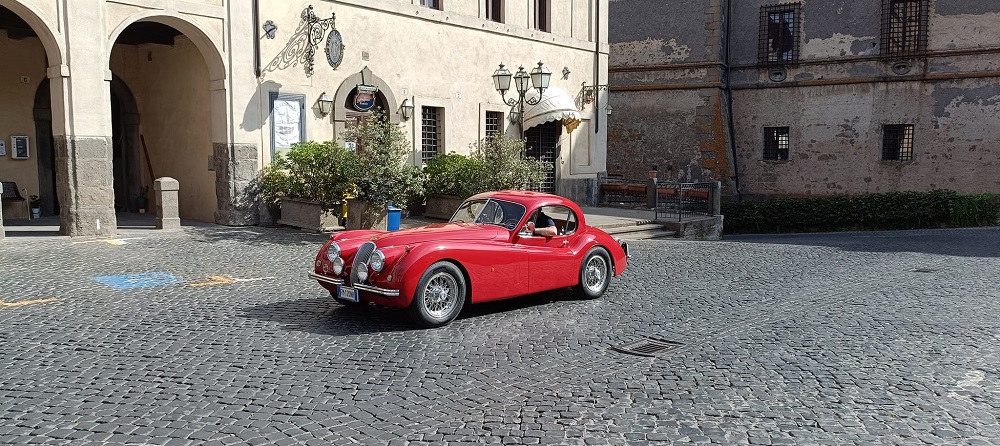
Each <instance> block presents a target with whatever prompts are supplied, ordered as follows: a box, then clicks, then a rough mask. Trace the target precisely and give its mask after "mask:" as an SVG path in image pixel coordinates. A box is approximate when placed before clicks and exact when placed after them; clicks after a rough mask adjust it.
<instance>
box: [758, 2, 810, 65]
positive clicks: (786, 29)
mask: <svg viewBox="0 0 1000 446" xmlns="http://www.w3.org/2000/svg"><path fill="white" fill-rule="evenodd" d="M801 10H802V4H801V3H783V4H779V5H770V6H761V8H760V31H759V33H760V37H759V39H760V40H759V42H758V51H757V57H758V61H759V62H760V63H761V64H762V65H783V64H789V63H792V62H795V61H797V60H799V40H800V37H801V36H799V32H800V31H799V21H800V20H799V16H800V12H801Z"/></svg>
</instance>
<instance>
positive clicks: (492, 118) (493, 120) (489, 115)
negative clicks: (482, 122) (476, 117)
mask: <svg viewBox="0 0 1000 446" xmlns="http://www.w3.org/2000/svg"><path fill="white" fill-rule="evenodd" d="M502 122H503V113H502V112H491V111H488V112H486V136H494V135H499V134H500V130H501V129H500V125H501V124H500V123H502Z"/></svg>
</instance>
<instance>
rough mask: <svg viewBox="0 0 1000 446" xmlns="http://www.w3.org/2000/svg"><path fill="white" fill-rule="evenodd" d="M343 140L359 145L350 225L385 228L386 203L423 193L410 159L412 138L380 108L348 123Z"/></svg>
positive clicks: (398, 203)
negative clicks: (361, 118) (365, 117)
mask: <svg viewBox="0 0 1000 446" xmlns="http://www.w3.org/2000/svg"><path fill="white" fill-rule="evenodd" d="M344 140H345V141H353V142H355V143H356V146H357V151H356V152H355V153H354V154H353V155H354V157H355V159H356V160H357V162H356V167H357V170H356V172H355V175H354V177H353V179H352V186H351V192H350V194H351V197H350V198H349V199H348V201H347V228H348V229H386V215H387V206H389V205H395V206H401V207H402V206H406V204H407V203H409V201H410V200H409V199H410V198H411V197H414V196H422V195H423V177H422V175H421V172H420V168H419V167H417V166H414V165H412V164H409V163H408V162H407V155H408V154H409V152H410V142H409V140H407V138H406V134H405V133H404V132H403V129H402V128H400V126H399V125H397V124H393V123H392V122H390V120H389V119H388V118H387V117H386V115H385V113H384V112H383V111H381V110H379V109H375V111H373V112H372V114H371V116H370V117H369V118H368V119H367V120H365V121H364V122H361V123H357V124H351V125H348V127H347V129H346V130H345V132H344Z"/></svg>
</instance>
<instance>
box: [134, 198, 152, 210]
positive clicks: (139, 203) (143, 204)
mask: <svg viewBox="0 0 1000 446" xmlns="http://www.w3.org/2000/svg"><path fill="white" fill-rule="evenodd" d="M135 207H136V208H138V209H139V212H140V213H142V212H146V209H148V207H149V200H147V199H146V197H137V198H136V199H135Z"/></svg>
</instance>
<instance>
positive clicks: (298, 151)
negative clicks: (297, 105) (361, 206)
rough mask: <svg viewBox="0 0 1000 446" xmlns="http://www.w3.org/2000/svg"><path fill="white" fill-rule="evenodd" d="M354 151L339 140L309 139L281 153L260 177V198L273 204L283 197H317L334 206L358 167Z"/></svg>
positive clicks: (313, 199)
mask: <svg viewBox="0 0 1000 446" xmlns="http://www.w3.org/2000/svg"><path fill="white" fill-rule="evenodd" d="M356 165H357V161H356V160H355V159H354V155H353V154H352V153H351V152H349V151H347V150H346V149H344V148H343V147H341V146H340V144H337V143H336V142H335V141H326V142H315V141H306V142H301V143H298V144H295V145H293V146H292V147H291V148H290V149H289V150H288V151H287V152H284V153H281V152H279V153H277V154H275V156H274V158H273V159H272V160H271V164H269V165H267V166H265V167H264V170H263V171H261V174H260V176H259V177H258V178H257V184H256V190H257V192H258V195H259V197H260V199H261V200H262V201H263V202H264V203H265V204H267V205H269V206H273V205H274V204H275V203H276V202H277V201H278V200H280V199H281V198H295V199H300V200H309V201H316V202H318V203H320V204H321V205H322V206H323V208H324V209H328V210H329V209H333V208H334V207H335V206H336V205H337V204H339V203H340V201H341V200H343V199H344V194H345V193H347V190H348V188H349V187H350V185H351V177H352V176H353V175H354V172H355V171H356V170H357V166H356Z"/></svg>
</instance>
